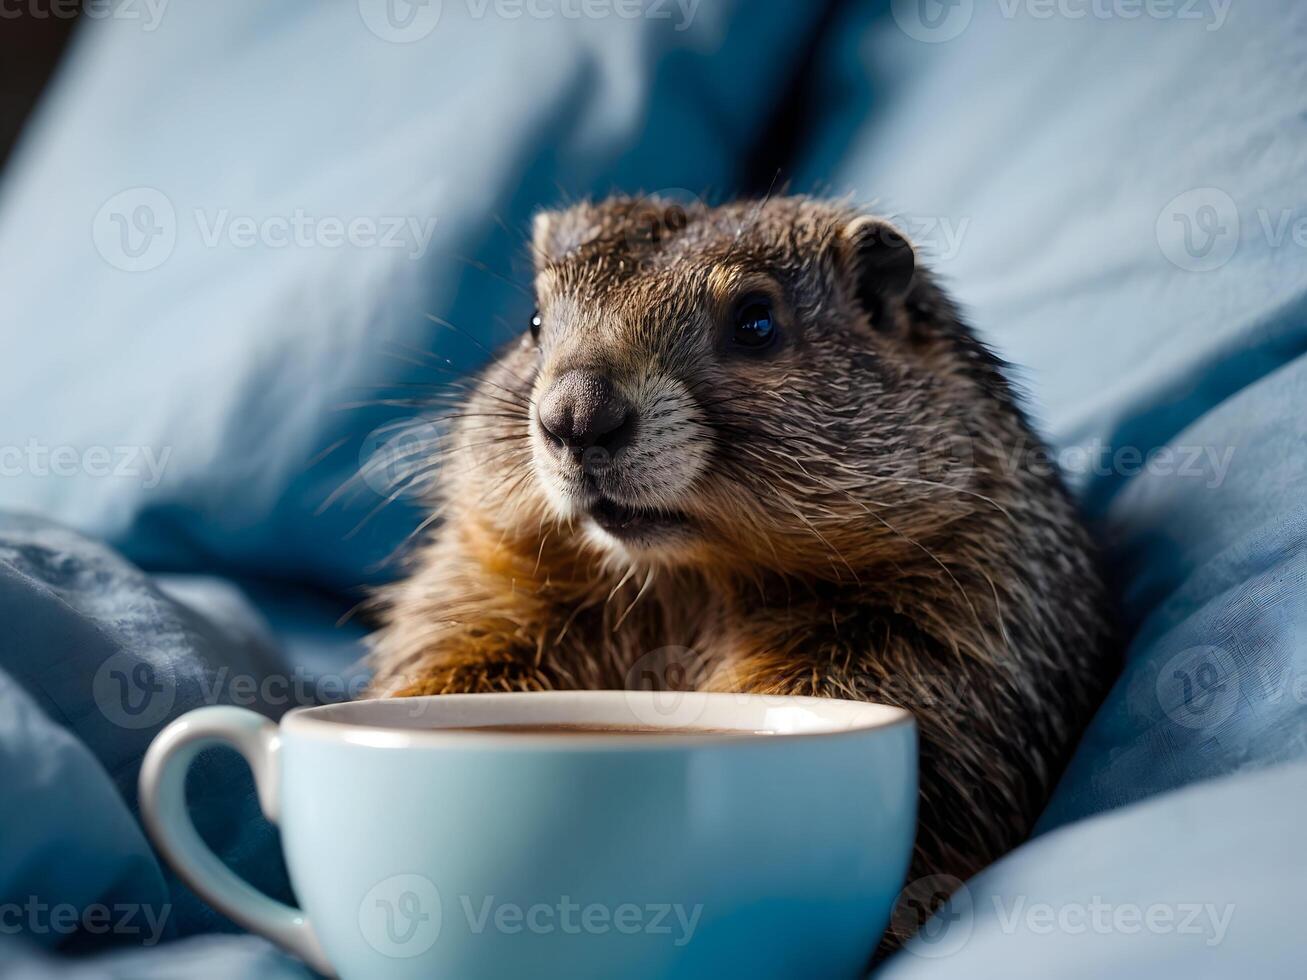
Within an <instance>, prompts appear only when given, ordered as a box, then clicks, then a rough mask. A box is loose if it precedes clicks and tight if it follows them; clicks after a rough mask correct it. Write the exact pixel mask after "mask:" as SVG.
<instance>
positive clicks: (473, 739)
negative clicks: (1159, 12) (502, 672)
mask: <svg viewBox="0 0 1307 980" xmlns="http://www.w3.org/2000/svg"><path fill="white" fill-rule="evenodd" d="M659 693H660V692H656V691H620V690H606V691H529V692H528V691H514V692H503V693H489V694H437V695H423V696H419V697H411V698H374V699H367V700H361V701H346V702H339V703H336V704H328V705H318V706H315V707H305V708H296V709H294V710H292V711H289V712H287V713H286V715H285V716H284V717H283V718H282V721H281V726H282V729H283V731H285V732H287V733H289V734H294V735H304V736H308V737H311V738H315V739H321V740H327V741H338V742H344V743H346V744H350V745H360V746H366V747H371V748H443V749H451V748H458V749H495V750H504V749H521V750H526V751H529V750H540V749H546V750H551V751H559V750H568V751H571V750H578V749H584V750H595V749H602V750H617V751H623V752H632V751H650V750H659V749H662V750H666V749H686V748H698V747H704V746H714V747H721V748H726V747H738V746H744V745H754V746H756V745H757V744H759V743H760V742H766V743H787V742H794V741H797V740H802V739H823V740H828V739H843V738H850V737H858V736H865V735H868V734H870V733H873V732H880V731H882V730H884V729H889V728H897V727H899V726H902V725H909V726H913V727H915V725H916V719H915V718H914V717H913V715H912V712H910V711H908V710H907V709H906V708H901V707H897V706H895V705H888V704H881V703H878V702H874V701H850V700H846V699H841V698H819V697H811V696H807V695H777V694H732V693H715V692H714V693H700V692H694V693H693V697H694V698H696V699H702V703H703V705H704V706H705V708H719V709H721V708H727V707H730V706H737V707H741V708H743V709H760V708H766V707H773V708H777V707H779V708H791V709H807V710H809V711H813V712H816V713H817V714H824V715H826V716H828V717H829V716H838V715H841V714H842V715H843V716H844V720H839V719H837V718H835V717H830V720H829V727H824V728H813V729H812V730H807V731H785V732H777V731H760V730H757V728H756V727H755V728H754V729H747V728H741V729H740V730H739V731H738V732H730V733H720V732H718V731H714V732H713V733H712V734H702V733H694V732H683V731H673V732H671V733H669V734H666V735H662V734H659V735H654V736H650V737H648V738H632V737H631V736H630V735H622V734H613V733H605V732H594V733H589V732H586V733H580V734H578V733H576V732H574V731H573V732H566V733H562V732H560V733H557V734H548V733H540V732H533V733H531V734H520V733H515V732H506V731H486V732H469V731H467V730H466V729H467V728H469V727H472V728H475V727H478V726H477V725H476V724H467V723H466V722H464V723H462V724H460V723H457V722H456V723H455V724H454V725H449V726H446V727H459V728H460V729H461V730H460V731H458V732H457V733H452V732H448V731H443V730H442V729H441V727H439V726H436V727H428V728H418V727H401V726H398V725H381V724H368V723H366V722H362V721H357V720H353V719H350V720H343V719H341V718H338V717H333V715H341V714H349V713H361V712H367V711H381V712H387V711H388V712H392V713H397V712H398V711H399V707H398V706H401V705H402V706H404V708H405V709H407V712H408V713H409V715H410V717H416V715H417V714H418V713H423V712H425V710H426V709H427V708H429V707H431V706H432V705H436V704H439V705H441V706H443V707H444V708H448V709H451V710H453V711H457V709H460V708H462V709H468V708H472V709H474V711H477V710H485V711H493V709H495V708H499V707H503V706H506V705H509V704H521V703H523V702H525V701H526V700H528V699H529V700H530V701H531V702H532V703H534V704H535V705H536V706H541V705H544V704H547V703H550V702H552V704H553V705H554V706H566V705H569V704H570V705H576V704H581V703H584V702H587V701H588V702H591V705H592V706H593V705H596V704H599V703H603V702H618V699H623V700H624V701H625V703H626V704H627V705H628V706H630V705H631V704H632V702H633V701H634V702H636V703H640V702H644V703H645V704H649V705H653V703H654V698H656V697H658V696H659ZM618 703H620V702H618ZM363 705H367V706H371V705H378V706H383V705H384V706H387V707H375V708H373V707H360V706H363ZM525 723H526V724H531V723H532V722H531V721H530V720H527V721H526V722H525ZM535 723H537V724H548V723H551V722H539V721H537V722H535ZM486 724H505V722H504V721H502V720H501V721H487V722H486ZM608 724H617V722H608ZM650 727H664V726H660V725H656V724H655V725H652V726H650ZM665 727H668V728H675V727H678V726H676V725H675V724H669V725H667V726H665ZM686 727H693V726H692V725H691V726H686ZM705 727H706V726H705ZM727 727H729V726H727Z"/></svg>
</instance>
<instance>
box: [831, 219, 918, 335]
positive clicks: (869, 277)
mask: <svg viewBox="0 0 1307 980" xmlns="http://www.w3.org/2000/svg"><path fill="white" fill-rule="evenodd" d="M840 239H841V244H842V246H843V250H844V255H845V260H846V263H847V268H848V269H849V270H850V271H851V273H852V274H853V276H854V277H855V279H856V282H857V292H858V298H859V299H860V300H862V303H863V306H864V307H866V309H867V311H868V312H869V313H873V314H875V313H877V312H879V311H880V310H881V309H883V308H884V305H885V303H886V302H887V301H888V300H894V299H899V298H901V297H903V296H904V295H905V294H906V293H907V291H908V290H909V289H910V288H911V286H912V276H913V274H914V273H915V272H916V269H917V259H916V255H915V254H914V253H913V250H912V245H911V244H910V243H909V242H908V240H907V238H905V237H904V235H903V233H902V232H900V231H899V230H898V229H897V228H895V227H894V226H893V225H891V224H890V223H889V222H888V221H884V220H882V219H880V218H872V217H868V216H861V217H857V218H854V219H853V220H852V221H850V222H849V223H848V224H847V225H845V226H844V229H843V231H842V232H841V235H840Z"/></svg>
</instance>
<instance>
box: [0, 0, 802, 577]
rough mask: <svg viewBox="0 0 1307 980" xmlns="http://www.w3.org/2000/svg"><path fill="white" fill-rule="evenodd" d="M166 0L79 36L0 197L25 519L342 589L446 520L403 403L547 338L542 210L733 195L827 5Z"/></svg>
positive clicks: (133, 549)
mask: <svg viewBox="0 0 1307 980" xmlns="http://www.w3.org/2000/svg"><path fill="white" fill-rule="evenodd" d="M145 9H146V8H145V6H142V7H141V8H140V9H139V11H138V12H139V13H141V14H142V15H143V16H140V17H137V18H129V17H126V16H122V17H118V16H116V17H111V18H96V19H86V20H85V22H84V23H83V24H82V25H81V28H80V36H79V37H78V38H76V41H75V43H74V45H73V48H72V51H71V53H70V56H69V58H68V61H67V64H66V65H65V66H64V68H63V70H62V72H61V74H60V77H59V79H58V82H57V84H56V86H55V88H54V90H53V92H52V93H51V95H50V96H49V97H48V98H47V100H46V102H45V104H44V106H43V108H42V111H41V112H40V113H39V116H38V118H37V121H36V123H35V125H34V126H33V127H32V129H31V131H30V132H29V133H28V134H27V136H26V139H25V141H24V143H23V144H22V146H21V149H20V151H19V153H18V155H17V156H16V158H15V159H14V160H13V161H12V163H11V167H10V172H9V173H8V174H7V175H6V180H5V183H4V185H3V187H2V188H0V293H2V294H3V295H4V298H5V299H4V311H3V319H2V320H0V343H3V346H4V349H5V352H6V363H7V364H8V365H9V367H8V372H7V377H6V379H5V380H6V384H5V397H4V411H3V412H0V467H3V473H4V477H5V478H4V479H3V480H0V506H7V507H16V508H25V509H32V510H37V511H40V512H42V513H45V514H47V515H50V516H53V517H56V518H57V519H60V520H62V521H64V522H65V523H68V524H70V525H72V526H74V527H76V528H78V529H80V530H83V531H86V532H88V533H90V534H92V535H94V536H96V537H98V538H102V539H105V540H107V541H109V542H110V543H111V544H113V545H115V546H117V547H119V548H120V549H121V550H122V551H123V552H124V553H125V554H126V555H127V556H128V557H129V558H131V559H133V560H135V561H137V562H138V563H141V564H143V565H145V566H147V567H149V568H152V569H166V570H195V569H198V570H202V571H221V572H227V573H232V574H246V575H256V576H262V577H282V578H286V579H291V580H295V581H304V582H312V583H318V584H325V585H328V586H332V587H337V588H354V587H356V586H357V585H358V584H359V583H360V582H361V581H362V580H364V579H366V578H369V577H373V578H375V577H377V576H379V575H382V574H384V571H385V569H384V568H383V567H381V566H382V563H383V562H384V561H385V559H386V558H387V557H389V556H390V555H391V554H392V553H393V552H394V550H395V549H396V548H397V547H398V546H399V545H401V544H402V543H403V542H404V540H405V538H406V536H407V535H408V534H409V533H410V532H411V531H412V530H413V528H414V527H415V526H416V525H417V523H418V521H419V519H420V515H419V514H418V511H417V508H415V507H414V506H413V499H412V498H413V494H412V493H411V492H410V490H412V489H415V486H414V485H415V484H416V489H420V483H421V481H420V480H412V481H410V482H409V483H403V482H401V485H400V486H398V487H397V486H396V485H395V482H394V477H395V475H396V474H395V473H392V472H390V471H389V468H388V466H387V465H386V464H387V462H388V461H389V460H390V459H391V457H390V456H388V455H387V451H388V450H390V449H392V448H394V447H395V443H396V442H399V443H402V442H403V438H404V436H405V434H406V433H407V434H409V435H411V434H412V431H416V432H417V433H418V435H419V437H421V438H429V437H430V436H431V435H432V433H434V432H436V431H438V428H439V426H438V425H437V424H434V423H432V424H418V425H415V426H412V427H411V430H412V431H410V427H406V426H405V425H404V424H403V422H402V420H405V419H408V418H411V417H412V416H414V415H415V414H417V413H416V411H415V410H414V409H413V408H410V407H408V406H407V404H403V403H406V402H407V401H409V400H411V399H414V398H415V397H416V398H423V397H426V396H428V395H430V394H432V393H433V391H435V390H444V391H445V392H446V393H448V391H449V389H448V387H446V386H447V383H448V382H449V381H451V380H452V379H455V378H457V377H458V376H459V375H460V374H462V373H464V372H466V371H467V370H469V369H471V368H473V367H475V366H476V365H477V364H479V363H480V362H481V361H482V360H483V359H484V358H485V357H486V356H487V355H486V348H487V347H491V346H494V345H496V344H498V343H500V342H502V341H505V340H507V339H508V338H510V337H513V336H515V335H516V334H517V332H518V331H519V330H521V329H523V328H524V325H525V323H526V321H527V319H528V318H529V316H530V311H531V297H530V295H529V288H528V287H529V284H530V275H529V262H528V261H527V250H526V248H525V244H524V243H525V236H526V233H527V227H528V224H529V219H530V216H531V214H532V213H533V211H535V210H536V209H537V208H539V207H541V206H543V205H548V204H552V203H556V202H558V201H559V200H560V199H563V200H566V199H568V198H572V197H575V196H578V195H582V194H586V193H592V192H593V193H603V192H606V191H608V190H609V189H611V188H612V187H614V186H618V187H622V188H624V189H628V190H639V189H644V190H647V191H654V190H659V189H676V188H685V189H688V191H689V192H694V193H701V192H704V191H705V190H707V189H708V188H710V187H712V188H716V189H717V190H718V191H722V190H723V189H726V188H729V187H731V186H732V185H733V184H734V183H735V182H736V180H737V179H738V176H739V172H740V169H741V167H742V162H743V161H744V158H745V157H746V156H747V154H746V153H745V150H746V149H747V148H748V147H749V146H750V145H751V144H752V142H753V141H754V139H755V138H756V136H757V134H758V132H759V131H760V130H761V128H762V126H763V124H764V122H765V120H766V118H767V116H768V114H769V112H770V110H771V107H772V106H773V104H774V102H775V101H776V100H777V98H778V97H779V95H780V92H781V89H782V88H783V86H784V85H785V84H786V81H787V79H788V77H789V76H790V74H791V72H792V70H793V67H794V65H795V63H796V62H797V60H798V59H799V57H800V56H801V55H802V53H803V49H804V43H805V38H806V37H807V36H808V35H809V34H810V33H811V29H812V25H813V24H814V22H815V20H816V18H817V17H818V15H819V14H820V5H810V4H786V5H777V4H771V3H763V2H760V0H754V2H748V0H727V2H723V3H714V4H703V5H702V6H700V5H699V4H697V3H693V4H677V3H668V4H659V5H656V6H651V7H649V8H648V10H647V12H645V13H639V12H638V11H637V13H638V14H639V15H638V16H635V17H634V18H633V17H631V16H630V14H631V7H630V5H621V4H619V5H613V6H610V7H607V8H603V10H601V11H600V13H601V14H603V15H602V16H586V17H583V18H579V19H578V18H577V17H575V16H570V15H566V11H565V10H564V9H563V6H562V5H551V4H528V5H527V6H526V7H525V8H523V11H524V13H523V15H522V16H521V17H520V18H511V19H510V18H503V17H498V16H496V9H497V8H496V7H495V6H494V5H491V6H490V7H489V8H486V7H485V6H484V5H478V4H462V3H445V4H440V3H434V4H412V5H405V4H393V3H392V2H391V0H355V2H351V3H330V4H318V3H313V4H268V3H266V2H263V0H225V2H223V3H221V4H207V3H178V4H171V5H164V6H162V7H161V8H160V12H159V16H157V17H155V16H153V15H151V16H144V12H145ZM150 9H151V10H153V9H154V8H150ZM587 9H589V8H587ZM408 14H412V15H413V16H412V17H411V18H409V17H407V16H406V15H408ZM391 18H395V19H394V20H393V21H392V19H391ZM759 65H764V66H766V67H765V70H755V68H756V66H759ZM446 323H448V324H452V327H447V326H444V325H443V324H446ZM378 402H390V403H392V404H378ZM395 402H399V403H400V404H393V403H395ZM397 420H401V421H400V423H399V424H398V425H396V424H392V423H395V422H396V421H397ZM397 451H398V452H399V453H400V454H401V455H402V453H403V451H404V450H403V448H402V446H401V447H400V448H398V450H397ZM361 470H362V471H363V472H362V473H361V472H360V471H361ZM399 476H400V477H401V479H402V478H403V477H406V476H407V477H414V476H416V474H415V473H413V472H412V471H411V470H404V469H403V467H402V466H401V467H400V473H399ZM392 498H395V499H392Z"/></svg>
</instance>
